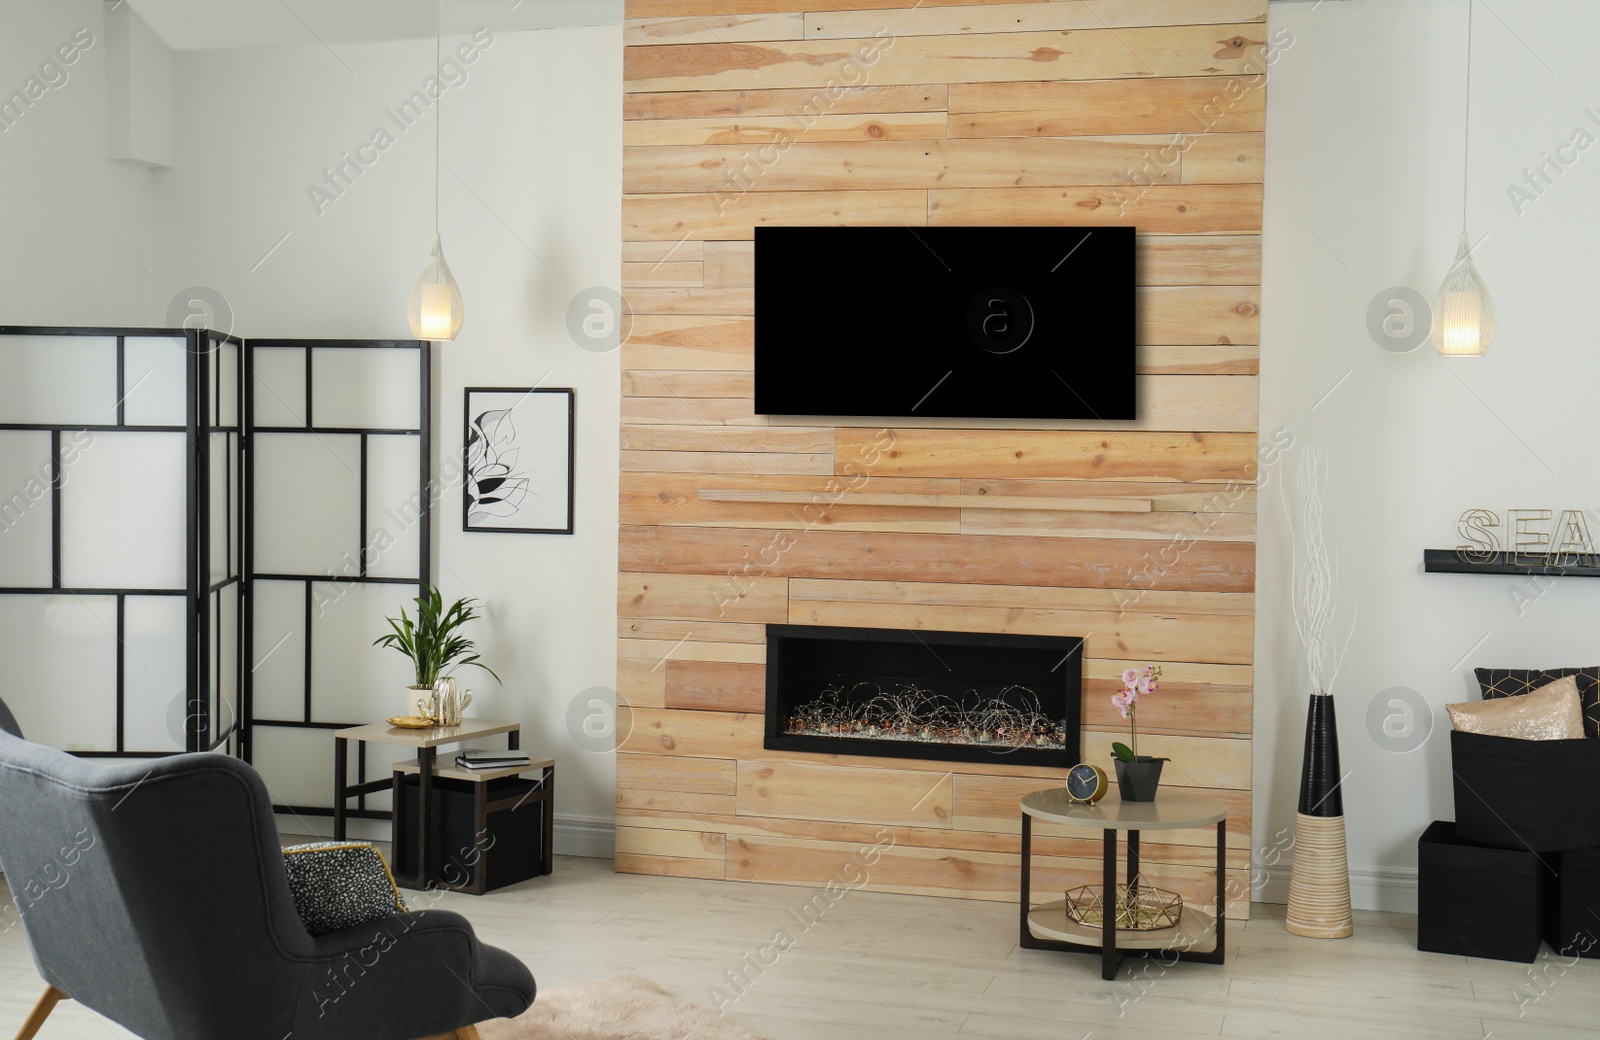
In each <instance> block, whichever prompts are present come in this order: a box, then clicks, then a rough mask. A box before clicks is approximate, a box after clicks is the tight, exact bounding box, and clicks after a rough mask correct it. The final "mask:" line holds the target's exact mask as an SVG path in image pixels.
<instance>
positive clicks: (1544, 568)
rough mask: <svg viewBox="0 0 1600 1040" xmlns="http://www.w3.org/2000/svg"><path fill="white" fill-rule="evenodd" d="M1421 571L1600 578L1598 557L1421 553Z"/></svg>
mask: <svg viewBox="0 0 1600 1040" xmlns="http://www.w3.org/2000/svg"><path fill="white" fill-rule="evenodd" d="M1422 569H1423V570H1424V571H1426V572H1428V573H1429V574H1543V575H1545V576H1547V577H1551V578H1600V554H1597V555H1591V554H1588V553H1561V554H1560V555H1556V556H1549V555H1546V554H1544V553H1537V554H1534V553H1511V552H1505V551H1500V552H1487V553H1482V554H1474V553H1467V552H1463V551H1461V550H1458V549H1424V550H1422Z"/></svg>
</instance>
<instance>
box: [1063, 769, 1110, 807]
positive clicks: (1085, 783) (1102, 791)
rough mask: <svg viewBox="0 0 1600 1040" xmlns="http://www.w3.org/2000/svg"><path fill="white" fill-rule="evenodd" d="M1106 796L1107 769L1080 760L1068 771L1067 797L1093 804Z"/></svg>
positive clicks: (1070, 799) (1082, 802)
mask: <svg viewBox="0 0 1600 1040" xmlns="http://www.w3.org/2000/svg"><path fill="white" fill-rule="evenodd" d="M1105 796H1106V771H1105V770H1104V769H1101V768H1100V767H1099V766H1095V765H1090V764H1089V763H1088V762H1080V763H1078V764H1077V765H1075V766H1073V767H1072V768H1071V769H1069V770H1068V771H1067V798H1068V800H1069V801H1074V802H1079V803H1081V804H1083V805H1093V804H1094V803H1095V802H1098V801H1099V800H1100V799H1102V798H1104V797H1105Z"/></svg>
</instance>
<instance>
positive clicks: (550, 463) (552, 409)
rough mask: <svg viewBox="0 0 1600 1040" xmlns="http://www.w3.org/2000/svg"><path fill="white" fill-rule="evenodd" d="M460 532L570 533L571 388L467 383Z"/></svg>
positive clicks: (464, 410)
mask: <svg viewBox="0 0 1600 1040" xmlns="http://www.w3.org/2000/svg"><path fill="white" fill-rule="evenodd" d="M462 415H463V417H464V421H465V424H466V435H465V437H464V439H463V441H462V443H463V445H464V447H463V454H464V456H465V459H464V461H465V464H466V481H465V483H464V484H463V485H462V491H461V529H462V530H463V531H515V532H521V533H524V534H571V533H572V441H573V393H572V391H571V390H555V389H550V388H546V387H539V388H534V389H524V390H507V389H500V388H498V387H483V386H469V387H467V388H466V401H465V406H464V408H463V410H462Z"/></svg>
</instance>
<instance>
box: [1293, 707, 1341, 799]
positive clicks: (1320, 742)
mask: <svg viewBox="0 0 1600 1040" xmlns="http://www.w3.org/2000/svg"><path fill="white" fill-rule="evenodd" d="M1340 775H1341V774H1340V773H1339V726H1338V723H1337V720H1336V719H1335V718H1334V711H1333V698H1332V697H1328V696H1320V695H1318V694H1312V695H1311V706H1310V708H1309V709H1307V711H1306V755H1305V759H1304V760H1303V761H1302V762H1301V764H1300V814H1301V815H1302V816H1343V815H1344V797H1343V796H1342V795H1341V794H1340V793H1339V777H1340Z"/></svg>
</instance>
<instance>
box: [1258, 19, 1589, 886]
mask: <svg viewBox="0 0 1600 1040" xmlns="http://www.w3.org/2000/svg"><path fill="white" fill-rule="evenodd" d="M1466 11H1467V8H1466V3H1465V0H1403V2H1395V0H1385V2H1368V0H1352V2H1348V3H1323V4H1320V5H1313V4H1309V3H1306V4H1273V5H1272V12H1271V18H1272V26H1273V28H1274V29H1288V30H1289V31H1290V32H1292V33H1293V36H1294V43H1293V45H1292V46H1290V47H1289V48H1288V49H1287V50H1286V51H1285V52H1284V53H1283V55H1282V57H1281V59H1280V60H1279V61H1278V63H1277V64H1276V65H1275V66H1274V67H1273V69H1272V72H1271V83H1270V88H1269V91H1268V119H1267V123H1268V133H1267V142H1268V144H1267V170H1266V185H1267V189H1268V195H1267V198H1266V228H1265V239H1264V242H1265V245H1264V248H1265V276H1264V283H1265V284H1264V285H1263V287H1262V294H1263V327H1262V344H1263V346H1262V384H1261V409H1262V411H1261V428H1262V430H1263V431H1264V433H1263V436H1264V437H1265V436H1267V435H1268V433H1267V431H1272V430H1274V429H1276V428H1279V427H1283V428H1286V429H1287V430H1289V431H1290V432H1291V433H1292V435H1293V437H1294V439H1295V442H1296V444H1297V446H1301V447H1303V446H1309V445H1320V446H1325V447H1327V448H1328V450H1329V452H1330V468H1331V480H1330V487H1329V496H1328V499H1329V500H1328V508H1327V533H1328V539H1329V542H1330V544H1331V545H1332V546H1333V547H1334V549H1335V551H1336V552H1337V555H1338V564H1339V594H1338V607H1339V611H1338V621H1337V629H1338V634H1339V637H1340V641H1341V643H1342V641H1343V638H1344V634H1345V633H1346V632H1347V631H1350V630H1351V628H1350V626H1351V624H1352V620H1353V621H1354V628H1353V635H1351V637H1350V643H1349V649H1348V652H1346V653H1345V654H1344V662H1345V667H1344V668H1343V669H1341V671H1340V675H1339V680H1338V684H1337V686H1336V687H1335V692H1336V695H1337V704H1338V712H1339V719H1340V736H1341V742H1342V744H1341V751H1342V754H1343V767H1344V769H1345V771H1346V772H1348V773H1349V778H1348V779H1347V780H1346V781H1345V784H1344V787H1343V791H1344V808H1345V814H1346V817H1347V824H1348V829H1349V842H1350V865H1351V869H1352V872H1353V876H1354V877H1353V880H1354V897H1355V899H1356V902H1357V904H1358V905H1362V906H1378V905H1387V906H1395V907H1405V906H1407V905H1414V898H1415V897H1414V884H1415V866H1416V839H1417V836H1418V835H1419V834H1420V832H1421V831H1422V829H1423V828H1424V827H1425V826H1426V825H1427V823H1428V822H1429V821H1430V820H1434V819H1449V818H1453V798H1452V792H1451V778H1450V754H1449V752H1450V745H1449V733H1448V731H1449V722H1448V718H1447V717H1446V715H1445V713H1444V708H1443V705H1444V704H1446V703H1447V702H1452V701H1464V700H1473V699H1476V698H1477V692H1476V684H1475V683H1474V681H1473V679H1472V671H1471V670H1472V668H1473V667H1474V666H1480V665H1499V666H1517V667H1525V666H1541V667H1549V666H1561V665H1575V664H1594V663H1596V662H1600V637H1597V636H1596V634H1595V625H1594V619H1595V618H1596V617H1597V616H1600V582H1597V581H1590V580H1584V579H1578V578H1568V579H1562V580H1557V581H1554V582H1549V583H1546V587H1547V590H1548V591H1545V592H1544V593H1543V595H1542V596H1540V595H1539V591H1540V590H1539V587H1538V586H1535V585H1532V584H1531V583H1526V582H1524V580H1522V579H1517V578H1509V577H1487V576H1479V575H1459V576H1458V575H1445V574H1424V573H1422V567H1421V562H1422V551H1423V549H1425V548H1449V547H1453V546H1454V545H1455V544H1456V542H1457V541H1458V539H1457V537H1456V532H1455V521H1456V518H1457V517H1458V515H1459V514H1460V513H1461V512H1462V511H1463V510H1465V509H1468V508H1471V507H1477V506H1482V507H1485V508H1488V509H1492V510H1496V511H1497V512H1500V513H1502V514H1503V513H1504V511H1505V509H1507V508H1508V507H1547V508H1552V509H1555V510H1561V509H1566V508H1573V509H1582V508H1594V507H1596V506H1600V491H1597V490H1596V488H1597V486H1600V456H1597V455H1596V453H1595V452H1594V451H1593V437H1592V435H1591V433H1590V428H1591V426H1592V422H1591V419H1590V416H1591V413H1592V411H1593V397H1594V393H1593V387H1594V383H1595V376H1596V373H1597V370H1600V360H1597V356H1596V348H1595V344H1594V337H1593V327H1594V321H1593V309H1594V286H1595V284H1596V283H1597V282H1600V251H1597V250H1596V249H1595V248H1594V245H1593V241H1592V238H1593V231H1594V229H1595V228H1596V227H1597V226H1600V197H1597V194H1596V192H1595V188H1594V185H1595V183H1596V182H1595V177H1596V174H1597V173H1600V147H1594V148H1591V149H1589V150H1588V151H1586V152H1583V153H1575V154H1581V158H1579V159H1578V160H1577V162H1576V163H1575V165H1573V166H1571V167H1570V168H1569V169H1568V170H1567V172H1566V173H1564V174H1563V175H1561V176H1560V177H1559V178H1558V179H1557V180H1556V183H1555V184H1554V185H1553V186H1552V187H1551V188H1550V189H1549V190H1548V191H1547V192H1546V193H1545V194H1544V196H1543V197H1542V198H1539V199H1538V200H1537V201H1535V202H1533V203H1531V204H1525V205H1524V206H1523V207H1522V208H1523V212H1522V213H1521V214H1520V215H1519V214H1518V212H1517V209H1516V207H1515V206H1514V205H1513V203H1512V201H1511V200H1510V198H1509V197H1508V194H1507V190H1506V189H1507V186H1508V185H1509V184H1512V183H1519V184H1520V183H1521V182H1522V180H1523V170H1524V168H1525V167H1528V166H1530V165H1533V164H1535V163H1537V162H1540V161H1541V160H1542V155H1541V153H1542V152H1551V153H1552V154H1553V153H1554V149H1555V147H1556V146H1557V145H1558V144H1566V143H1568V142H1571V141H1572V140H1573V136H1574V131H1575V130H1576V129H1577V128H1579V127H1580V126H1582V127H1585V128H1586V129H1587V130H1588V131H1589V132H1590V133H1591V134H1593V135H1595V137H1596V139H1600V125H1596V124H1595V123H1593V122H1591V121H1590V120H1589V118H1588V117H1587V116H1586V115H1585V112H1584V110H1585V109H1586V108H1590V107H1593V108H1595V109H1596V112H1597V117H1600V67H1597V66H1596V65H1595V63H1594V61H1593V50H1592V45H1593V41H1594V40H1595V39H1596V38H1597V34H1600V7H1597V6H1595V5H1590V4H1575V3H1571V2H1570V0H1524V2H1522V3H1518V4H1499V5H1495V6H1494V10H1493V11H1492V12H1491V11H1490V10H1489V8H1488V7H1486V6H1485V5H1483V4H1481V3H1480V4H1478V5H1477V7H1476V14H1475V23H1474V35H1473V66H1472V71H1473V80H1472V160H1471V187H1470V191H1469V195H1468V213H1469V216H1468V221H1469V224H1470V228H1471V230H1472V234H1473V239H1474V241H1476V240H1477V239H1478V238H1479V237H1481V236H1484V235H1488V236H1489V237H1488V238H1487V240H1486V241H1485V242H1484V243H1483V244H1482V245H1481V246H1480V247H1479V248H1478V250H1477V252H1476V253H1475V258H1476V259H1477V262H1478V266H1479V269H1480V270H1481V271H1482V274H1483V276H1484V278H1485V280H1486V281H1487V283H1488V286H1489V289H1490V292H1491V294H1492V296H1493V299H1494V302H1495V304H1496V307H1497V309H1498V312H1499V321H1500V333H1499V338H1498V339H1497V340H1496V342H1495V344H1494V347H1493V349H1492V350H1491V351H1490V353H1489V354H1488V356H1486V357H1484V358H1481V359H1451V360H1446V359H1444V358H1441V357H1439V356H1438V355H1436V354H1435V353H1434V351H1433V350H1432V348H1431V347H1429V346H1426V345H1424V346H1423V347H1422V348H1421V349H1418V350H1416V351H1414V352H1412V353H1408V354H1399V353H1393V352H1390V351H1385V350H1383V349H1380V348H1379V347H1378V346H1376V345H1375V342H1374V340H1373V339H1372V338H1371V336H1370V335H1369V334H1368V331H1367V326H1366V314H1367V308H1368V304H1369V303H1370V302H1371V301H1372V299H1373V298H1374V297H1375V296H1376V295H1378V294H1379V293H1380V292H1381V291H1383V290H1386V289H1388V288H1390V287H1394V286H1410V287H1412V288H1414V289H1416V290H1418V291H1419V292H1420V293H1421V294H1422V295H1423V297H1425V298H1427V299H1429V300H1431V299H1432V297H1433V295H1434V293H1435V291H1436V290H1437V289H1438V286H1439V284H1440V282H1441V281H1442V280H1443V278H1444V275H1445V272H1446V270H1447V268H1448V266H1449V264H1450V262H1451V260H1452V258H1453V255H1454V252H1455V247H1456V239H1457V236H1458V234H1459V233H1460V225H1461V201H1462V187H1461V183H1462V118H1463V96H1462V95H1463V90H1464V84H1465V73H1466ZM1335 387H1336V389H1335ZM1330 391H1331V392H1330ZM1296 454H1297V453H1295V452H1291V453H1290V457H1289V459H1288V461H1287V463H1286V465H1287V466H1288V467H1289V468H1288V470H1287V471H1285V469H1284V467H1283V466H1282V465H1280V466H1279V467H1278V469H1277V470H1276V471H1275V472H1270V473H1269V477H1268V484H1269V486H1268V487H1267V489H1266V490H1265V491H1264V492H1263V494H1262V497H1261V513H1260V515H1261V539H1260V549H1259V553H1260V557H1259V585H1258V596H1257V607H1258V614H1257V631H1256V639H1257V667H1256V709H1255V716H1256V737H1257V740H1256V745H1255V747H1256V760H1255V777H1256V779H1255V784H1256V799H1255V809H1256V815H1255V831H1256V834H1255V838H1256V844H1257V855H1258V857H1260V858H1263V859H1265V860H1267V861H1272V860H1275V859H1276V858H1277V857H1275V856H1273V855H1272V854H1271V851H1270V850H1271V849H1273V848H1274V846H1276V845H1279V843H1280V842H1281V840H1282V838H1281V835H1290V834H1292V833H1293V824H1294V813H1295V808H1296V800H1297V792H1298V784H1299V774H1300V752H1301V748H1302V735H1303V727H1304V725H1305V701H1306V696H1307V693H1308V686H1307V680H1306V675H1305V668H1304V663H1303V656H1302V654H1301V650H1300V646H1299V642H1298V640H1297V638H1296V636H1295V631H1294V625H1293V621H1292V618H1291V616H1290V614H1289V612H1288V609H1287V604H1288V603H1289V602H1290V600H1291V588H1290V575H1291V568H1290V563H1289V559H1290V551H1289V546H1288V538H1287V531H1288V528H1287V524H1286V521H1285V514H1284V511H1283V508H1282V506H1281V505H1280V503H1279V498H1278V493H1279V491H1280V489H1282V490H1287V491H1289V492H1291V493H1290V495H1289V496H1288V499H1287V500H1288V502H1289V503H1291V505H1292V504H1293V503H1294V502H1295V496H1294V495H1293V493H1292V490H1293V483H1292V481H1289V482H1284V481H1282V480H1279V479H1277V478H1280V477H1282V476H1283V475H1284V474H1285V472H1287V473H1288V474H1289V475H1291V476H1292V474H1293V466H1294V465H1295V462H1296ZM1591 523H1593V518H1591ZM1514 588H1516V589H1521V590H1523V591H1525V592H1527V593H1529V594H1532V595H1535V596H1538V598H1537V599H1536V601H1535V602H1532V603H1525V604H1523V605H1522V608H1521V610H1520V611H1519V608H1518V605H1517V604H1516V603H1515V602H1514V601H1513V598H1512V595H1511V590H1512V589H1514ZM1480 641H1481V642H1480ZM1395 687H1403V688H1407V689H1410V690H1413V691H1416V693H1417V694H1419V695H1420V697H1421V699H1422V701H1423V702H1425V703H1426V706H1427V707H1426V709H1425V713H1424V715H1423V717H1422V718H1421V719H1420V720H1419V724H1420V725H1423V726H1427V725H1429V724H1430V723H1431V727H1432V730H1431V733H1430V734H1429V736H1428V738H1427V739H1426V741H1424V742H1423V743H1422V744H1421V746H1420V747H1417V748H1416V749H1415V750H1411V751H1409V752H1406V751H1403V750H1402V749H1403V748H1404V747H1405V746H1406V744H1407V743H1412V742H1414V741H1407V740H1405V739H1404V738H1389V737H1385V736H1384V735H1383V731H1382V729H1381V726H1380V727H1378V728H1377V729H1375V730H1374V729H1373V728H1372V727H1369V724H1368V718H1367V712H1368V710H1369V706H1370V705H1372V703H1373V702H1374V701H1375V700H1379V697H1380V694H1382V693H1384V691H1387V690H1390V689H1391V688H1395ZM1390 699H1391V697H1390V696H1384V697H1382V699H1381V700H1380V714H1381V715H1388V714H1392V711H1391V710H1390V709H1388V708H1387V704H1388V702H1389V700H1390ZM1380 721H1381V720H1380ZM1395 724H1396V726H1397V727H1403V724H1404V720H1403V718H1402V719H1397V720H1396V723H1395ZM1574 794H1575V795H1576V796H1581V793H1579V792H1574ZM1287 878H1288V871H1287V860H1284V861H1283V862H1282V863H1280V865H1278V866H1276V867H1268V868H1267V870H1266V876H1265V877H1264V880H1265V881H1266V882H1267V884H1266V886H1265V889H1264V895H1265V896H1266V897H1267V898H1275V899H1279V900H1281V899H1283V898H1284V897H1285V894H1286V892H1287Z"/></svg>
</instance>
